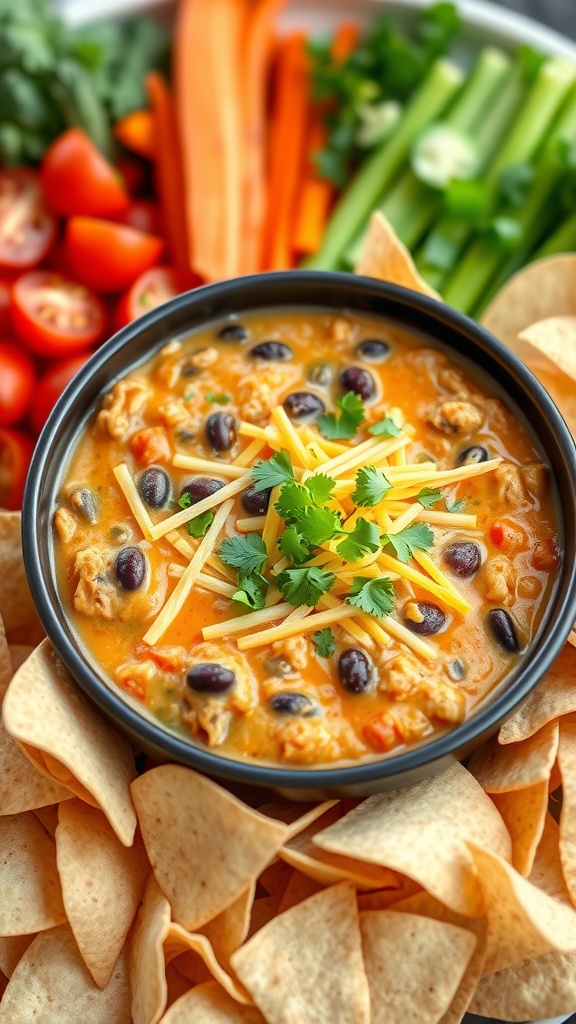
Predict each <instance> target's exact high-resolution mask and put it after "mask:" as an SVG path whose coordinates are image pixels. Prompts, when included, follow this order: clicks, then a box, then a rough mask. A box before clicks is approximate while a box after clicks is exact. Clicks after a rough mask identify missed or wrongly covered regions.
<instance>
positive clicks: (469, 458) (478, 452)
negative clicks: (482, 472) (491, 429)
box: [456, 444, 490, 466]
mask: <svg viewBox="0 0 576 1024" xmlns="http://www.w3.org/2000/svg"><path fill="white" fill-rule="evenodd" d="M489 458H490V455H489V454H488V449H487V448H485V447H484V445H483V444H471V445H469V447H468V448H463V449H462V451H461V452H459V453H458V455H457V456H456V465H457V466H473V465H476V464H477V463H478V462H488V459H489Z"/></svg>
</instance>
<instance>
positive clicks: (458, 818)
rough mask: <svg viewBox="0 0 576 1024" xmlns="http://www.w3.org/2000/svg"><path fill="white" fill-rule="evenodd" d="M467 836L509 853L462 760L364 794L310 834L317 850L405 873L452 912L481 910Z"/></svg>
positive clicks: (497, 817)
mask: <svg viewBox="0 0 576 1024" xmlns="http://www.w3.org/2000/svg"><path fill="white" fill-rule="evenodd" d="M467 841H471V842H476V843H478V844H479V845H481V846H484V847H486V849H488V850H492V851H493V852H494V853H496V854H499V855H501V856H502V857H504V858H506V859H509V858H510V857H511V855H512V848H511V842H510V836H509V835H508V832H507V830H506V827H505V825H504V822H503V821H502V818H501V817H500V815H499V814H498V811H497V810H496V808H495V807H494V804H493V803H492V801H491V800H490V797H489V796H487V795H486V793H484V791H483V790H482V789H481V787H480V786H479V785H478V783H477V782H476V779H475V778H474V777H473V776H472V775H471V774H470V772H468V771H467V770H466V769H465V768H464V767H463V766H462V765H461V764H455V765H454V766H453V767H452V768H449V769H448V771H446V772H444V774H443V775H439V776H436V777H435V778H432V779H425V780H424V782H419V783H417V785H415V786H411V787H409V788H407V789H401V790H397V791H395V792H391V793H382V794H379V795H378V796H372V797H370V798H369V799H368V800H365V801H364V803H363V804H360V806H359V807H356V808H355V810H353V811H350V813H349V814H347V815H346V816H345V817H343V818H341V819H340V821H337V822H336V823H335V824H334V825H332V826H330V828H328V829H326V830H325V831H324V832H320V833H319V834H318V835H316V836H315V837H314V842H315V843H316V844H317V845H318V846H319V847H320V848H321V849H323V850H329V851H330V852H331V853H336V854H339V855H340V856H345V857H353V858H355V859H357V860H365V861H368V862H369V863H372V864H380V865H385V866H386V867H390V868H392V870H393V871H399V872H401V873H402V874H405V875H408V877H410V878H412V879H413V880H414V881H416V882H418V883H419V884H420V885H422V886H423V888H424V889H426V890H427V891H428V892H430V893H431V894H432V895H433V896H435V897H436V899H438V900H440V902H441V903H444V904H446V906H448V907H450V908H451V909H452V910H455V911H456V912H458V913H462V914H468V915H470V916H480V915H481V914H482V913H483V900H482V893H481V891H480V888H479V886H478V881H477V878H476V873H475V870H474V865H473V861H472V859H471V855H470V852H469V849H468V847H467V845H466V843H467Z"/></svg>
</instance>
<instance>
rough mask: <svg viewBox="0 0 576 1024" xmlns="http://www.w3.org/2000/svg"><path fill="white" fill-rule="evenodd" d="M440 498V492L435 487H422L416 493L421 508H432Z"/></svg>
mask: <svg viewBox="0 0 576 1024" xmlns="http://www.w3.org/2000/svg"><path fill="white" fill-rule="evenodd" d="M441 500H442V492H441V491H439V490H438V488H437V487H423V488H422V490H421V491H418V494H417V495H416V501H419V502H420V504H421V505H422V508H432V506H433V505H437V504H438V502H439V501H441Z"/></svg>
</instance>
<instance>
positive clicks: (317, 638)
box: [312, 626, 336, 658]
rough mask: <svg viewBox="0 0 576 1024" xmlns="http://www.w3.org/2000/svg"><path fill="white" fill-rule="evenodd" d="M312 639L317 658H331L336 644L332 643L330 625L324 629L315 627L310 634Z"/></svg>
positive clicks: (332, 636) (332, 637)
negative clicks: (314, 630) (313, 631)
mask: <svg viewBox="0 0 576 1024" xmlns="http://www.w3.org/2000/svg"><path fill="white" fill-rule="evenodd" d="M312 640H313V642H314V649H315V651H316V654H317V655H318V657H319V658H331V657H332V655H333V654H334V651H335V650H336V644H335V643H334V635H333V633H332V630H331V629H330V626H326V629H317V630H316V632H315V633H313V634H312Z"/></svg>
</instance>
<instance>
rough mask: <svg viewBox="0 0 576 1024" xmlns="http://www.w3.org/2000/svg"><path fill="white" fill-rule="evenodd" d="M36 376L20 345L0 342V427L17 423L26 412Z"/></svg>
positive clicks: (30, 361) (31, 363)
mask: <svg viewBox="0 0 576 1024" xmlns="http://www.w3.org/2000/svg"><path fill="white" fill-rule="evenodd" d="M35 378H36V374H35V371H34V363H33V362H32V360H31V359H30V356H29V355H28V353H27V352H25V351H24V350H23V349H22V347H21V346H20V345H17V344H16V343H15V342H13V341H0V427H8V426H10V424H11V423H17V422H18V420H21V419H22V417H23V416H24V415H25V414H26V413H27V412H28V409H29V407H30V402H31V401H32V395H33V393H34V381H35Z"/></svg>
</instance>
